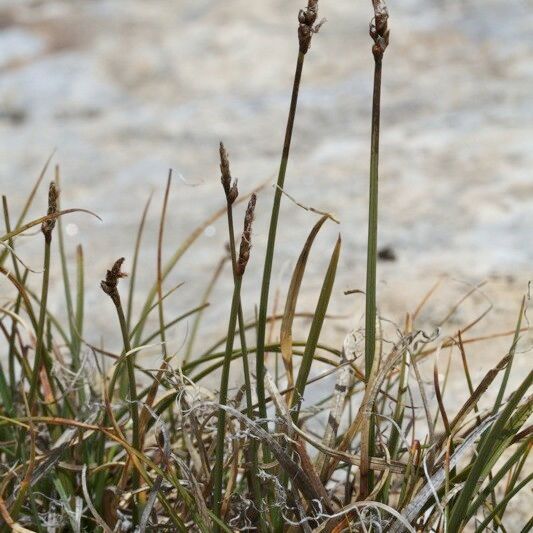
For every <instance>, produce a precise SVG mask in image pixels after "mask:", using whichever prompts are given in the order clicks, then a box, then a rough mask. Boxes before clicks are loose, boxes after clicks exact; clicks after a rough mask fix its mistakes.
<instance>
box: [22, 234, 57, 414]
mask: <svg viewBox="0 0 533 533" xmlns="http://www.w3.org/2000/svg"><path fill="white" fill-rule="evenodd" d="M51 244H52V236H51V234H50V236H49V238H45V245H44V261H43V282H42V287H41V302H40V309H39V322H38V327H37V331H36V332H35V333H36V336H37V338H36V342H35V362H34V364H33V371H32V376H31V385H30V392H29V395H28V405H29V406H30V410H31V412H32V413H34V411H35V395H36V393H37V387H38V384H39V374H40V372H41V366H42V363H43V361H44V359H45V356H44V351H45V345H44V327H45V322H46V305H47V301H48V287H49V283H50V248H51ZM45 368H46V370H47V372H48V370H49V369H48V365H47V364H46V362H45ZM48 378H49V382H50V386H52V379H51V375H50V374H49V375H48Z"/></svg>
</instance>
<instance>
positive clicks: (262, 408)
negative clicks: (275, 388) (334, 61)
mask: <svg viewBox="0 0 533 533" xmlns="http://www.w3.org/2000/svg"><path fill="white" fill-rule="evenodd" d="M304 59H305V54H304V53H303V52H301V51H300V52H299V53H298V60H297V62H296V72H295V74H294V83H293V87H292V96H291V104H290V109H289V118H288V120H287V128H286V131H285V141H284V143H283V152H282V155H281V163H280V167H279V173H278V180H277V184H276V185H277V186H276V190H275V192H274V203H273V205H272V214H271V217H270V228H269V231H268V241H267V248H266V256H265V262H264V269H263V281H262V283H261V299H260V303H259V315H258V323H257V356H256V379H257V384H256V387H257V399H258V402H259V413H260V416H261V418H266V404H265V377H264V375H265V339H266V324H267V313H268V295H269V290H270V279H271V277H272V263H273V260H274V249H275V246H276V233H277V227H278V218H279V209H280V204H281V195H282V192H283V185H284V183H285V174H286V172H287V164H288V162H289V153H290V148H291V139H292V130H293V127H294V118H295V116H296V107H297V105H298V93H299V90H300V82H301V79H302V70H303V65H304ZM265 452H267V449H266V448H265ZM267 457H268V455H267Z"/></svg>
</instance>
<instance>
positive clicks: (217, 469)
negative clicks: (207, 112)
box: [213, 194, 256, 531]
mask: <svg viewBox="0 0 533 533" xmlns="http://www.w3.org/2000/svg"><path fill="white" fill-rule="evenodd" d="M235 198H236V195H235ZM235 198H234V199H235ZM255 202H256V196H255V194H252V196H251V198H250V202H249V203H248V208H247V209H246V215H245V218H244V231H243V234H242V239H241V246H240V250H239V257H238V259H237V260H236V261H235V265H234V266H235V268H234V280H235V284H234V285H235V286H234V290H233V298H232V302H231V311H230V319H229V324H228V336H227V339H226V351H225V355H224V364H223V366H222V376H221V379H220V393H219V404H220V405H221V406H226V405H227V401H228V383H229V372H230V364H231V358H232V353H233V341H234V339H235V329H236V326H237V317H238V314H239V308H240V295H241V285H242V277H243V275H244V272H245V270H246V265H247V264H248V260H249V258H250V248H251V237H252V222H253V218H254V210H255ZM243 331H244V330H243ZM225 436H226V411H225V410H224V409H219V411H218V425H217V446H216V462H215V466H214V469H213V506H214V512H215V516H216V517H217V518H219V519H220V518H221V508H222V483H223V472H224V441H225ZM214 530H215V531H219V530H220V528H219V526H218V524H214Z"/></svg>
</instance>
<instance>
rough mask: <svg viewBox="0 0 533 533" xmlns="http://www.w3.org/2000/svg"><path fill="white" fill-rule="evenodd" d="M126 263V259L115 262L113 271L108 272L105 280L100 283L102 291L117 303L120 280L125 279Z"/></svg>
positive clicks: (121, 258)
mask: <svg viewBox="0 0 533 533" xmlns="http://www.w3.org/2000/svg"><path fill="white" fill-rule="evenodd" d="M123 263H124V258H123V257H120V258H119V259H117V260H116V261H115V263H114V264H113V266H112V267H111V270H108V271H107V274H106V277H105V280H102V281H101V282H100V287H102V290H103V291H104V292H105V293H106V294H109V296H111V298H112V299H113V301H114V302H115V303H116V300H117V297H118V290H117V285H118V281H119V279H120V278H125V277H126V276H127V274H126V273H124V272H122V264H123Z"/></svg>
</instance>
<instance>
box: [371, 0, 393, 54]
mask: <svg viewBox="0 0 533 533" xmlns="http://www.w3.org/2000/svg"><path fill="white" fill-rule="evenodd" d="M373 4H374V18H373V19H372V21H371V22H370V29H369V33H370V37H372V40H373V41H374V45H373V46H372V53H373V54H374V58H375V59H382V58H383V54H384V53H385V50H386V49H387V46H388V45H389V36H390V30H389V25H388V21H389V12H388V11H387V6H386V5H385V4H384V2H383V1H382V0H373Z"/></svg>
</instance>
